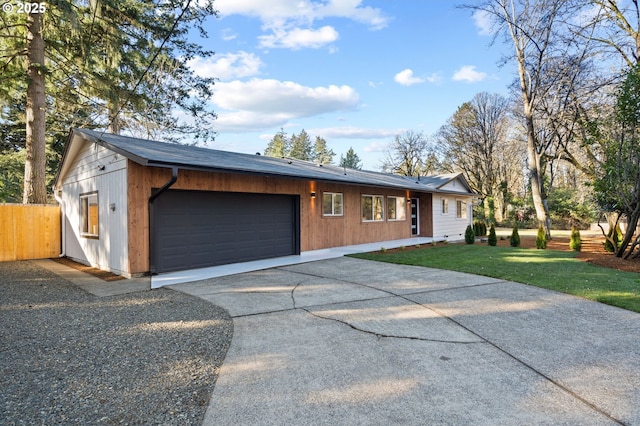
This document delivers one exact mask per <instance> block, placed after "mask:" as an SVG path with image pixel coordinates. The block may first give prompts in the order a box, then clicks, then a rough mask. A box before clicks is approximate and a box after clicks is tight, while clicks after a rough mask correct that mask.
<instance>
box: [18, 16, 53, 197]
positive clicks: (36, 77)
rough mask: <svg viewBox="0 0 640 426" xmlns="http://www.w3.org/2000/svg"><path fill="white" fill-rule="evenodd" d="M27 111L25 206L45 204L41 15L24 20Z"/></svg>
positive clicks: (44, 105)
mask: <svg viewBox="0 0 640 426" xmlns="http://www.w3.org/2000/svg"><path fill="white" fill-rule="evenodd" d="M27 24H28V30H27V59H28V61H29V64H28V69H27V110H26V122H27V124H26V136H27V140H26V146H25V148H26V153H27V158H26V161H25V165H24V192H23V196H22V202H23V203H25V204H45V203H46V202H47V189H46V186H45V185H46V184H45V175H46V141H45V110H46V100H45V96H44V39H43V38H42V15H41V14H39V13H32V14H30V15H29V16H28V18H27Z"/></svg>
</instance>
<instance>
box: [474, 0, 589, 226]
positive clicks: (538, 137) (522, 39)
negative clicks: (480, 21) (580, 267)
mask: <svg viewBox="0 0 640 426" xmlns="http://www.w3.org/2000/svg"><path fill="white" fill-rule="evenodd" d="M576 4H578V5H579V6H576ZM581 6H582V5H581V4H580V2H577V3H575V4H574V2H572V1H567V0H534V1H530V0H488V1H485V2H484V3H482V4H481V5H479V6H475V5H473V6H468V7H470V8H472V9H474V10H476V11H481V12H483V13H485V14H486V15H487V16H488V17H490V18H491V19H493V22H494V24H495V25H496V29H497V30H498V32H497V33H496V34H504V35H505V38H506V40H508V41H509V42H510V44H512V46H513V53H512V55H511V56H510V57H509V58H512V59H513V60H515V62H516V64H517V74H518V82H519V95H520V99H521V107H522V109H521V112H522V117H523V122H524V128H525V134H526V138H527V167H528V172H529V184H530V189H531V195H532V198H533V205H534V207H535V210H536V215H537V218H538V222H539V223H540V225H541V226H543V227H544V230H545V233H546V235H547V236H550V228H551V223H550V220H549V212H548V208H547V203H546V192H545V186H544V180H543V177H544V173H543V172H544V170H543V160H544V158H545V152H546V149H547V147H548V146H549V145H548V144H549V140H545V139H544V137H543V136H544V135H543V134H541V133H540V128H539V125H540V122H539V121H537V118H538V116H537V113H536V107H537V106H538V104H539V102H540V100H541V99H544V97H545V96H546V91H547V90H548V89H549V88H550V87H555V86H554V85H555V84H556V83H557V81H558V78H559V77H561V76H571V75H572V73H574V72H575V70H576V69H579V66H580V61H581V59H582V58H584V55H581V54H580V51H579V47H578V51H577V53H576V50H575V49H576V46H575V45H573V44H570V43H566V40H568V37H565V36H566V35H567V28H566V26H565V24H566V22H568V18H569V17H571V18H573V17H574V16H575V13H576V11H577V10H578V9H577V7H581ZM559 58H571V60H572V61H574V60H575V61H574V62H576V63H572V66H571V67H569V68H566V69H565V68H558V67H555V65H554V61H555V62H556V63H557V62H558V59H559ZM549 70H553V71H554V72H556V73H555V74H553V75H552V74H549V73H548V71H549ZM563 80H566V79H564V78H563Z"/></svg>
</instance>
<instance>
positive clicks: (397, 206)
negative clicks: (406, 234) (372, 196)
mask: <svg viewBox="0 0 640 426" xmlns="http://www.w3.org/2000/svg"><path fill="white" fill-rule="evenodd" d="M405 203H406V200H405V198H404V197H387V219H388V220H405V219H406V218H407V207H406V204H405Z"/></svg>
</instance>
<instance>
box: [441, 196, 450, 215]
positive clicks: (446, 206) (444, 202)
mask: <svg viewBox="0 0 640 426" xmlns="http://www.w3.org/2000/svg"><path fill="white" fill-rule="evenodd" d="M448 213H449V200H447V199H446V198H443V199H442V214H448Z"/></svg>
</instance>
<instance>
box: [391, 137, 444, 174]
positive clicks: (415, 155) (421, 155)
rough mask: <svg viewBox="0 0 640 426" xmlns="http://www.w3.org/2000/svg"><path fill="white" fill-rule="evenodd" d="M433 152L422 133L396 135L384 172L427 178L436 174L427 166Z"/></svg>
mask: <svg viewBox="0 0 640 426" xmlns="http://www.w3.org/2000/svg"><path fill="white" fill-rule="evenodd" d="M433 151H434V150H433V147H432V146H431V145H430V144H429V141H428V140H427V138H426V137H425V136H424V134H423V133H421V132H413V131H407V132H405V133H404V134H402V135H396V136H395V138H394V140H393V143H392V144H391V146H390V147H389V148H388V149H387V153H386V158H385V159H384V160H383V162H382V170H383V171H385V172H387V173H395V174H398V175H402V176H426V175H427V174H430V173H433V172H434V169H432V168H430V167H428V166H427V165H428V162H427V160H428V159H429V157H430V155H431V154H432V153H433Z"/></svg>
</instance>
